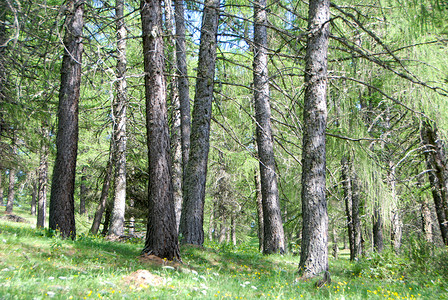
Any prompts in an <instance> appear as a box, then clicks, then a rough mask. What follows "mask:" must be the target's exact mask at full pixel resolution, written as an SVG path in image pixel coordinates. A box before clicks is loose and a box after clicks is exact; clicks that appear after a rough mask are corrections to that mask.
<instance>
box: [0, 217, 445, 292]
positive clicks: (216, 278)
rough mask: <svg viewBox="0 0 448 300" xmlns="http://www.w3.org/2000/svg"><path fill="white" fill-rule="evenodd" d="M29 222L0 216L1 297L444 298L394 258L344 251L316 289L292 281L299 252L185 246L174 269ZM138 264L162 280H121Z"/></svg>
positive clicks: (135, 250) (431, 282)
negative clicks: (358, 259) (357, 257)
mask: <svg viewBox="0 0 448 300" xmlns="http://www.w3.org/2000/svg"><path fill="white" fill-rule="evenodd" d="M15 213H17V214H20V215H21V216H24V217H25V216H26V213H25V212H22V213H20V211H18V210H17V209H16V211H15ZM0 216H1V215H0ZM30 220H31V219H30ZM32 227H33V226H32V225H31V224H24V223H14V222H9V221H5V220H0V231H1V232H0V299H41V298H50V297H53V298H55V299H100V298H102V299H122V298H128V299H139V298H140V299H151V298H152V299H222V298H228V299H257V298H260V299H300V298H303V299H311V298H313V299H366V298H372V299H376V298H378V299H415V298H416V299H448V293H447V283H446V281H445V280H444V278H445V279H446V277H444V276H443V274H442V275H441V274H438V273H436V272H435V271H434V270H426V272H428V273H427V274H423V272H425V270H423V271H421V272H422V274H421V276H417V275H415V272H414V273H412V272H410V271H409V270H408V271H406V270H407V269H409V266H406V265H405V263H404V262H400V261H397V262H396V264H394V265H393V266H392V267H391V266H388V265H387V263H383V261H381V262H376V263H375V262H373V261H372V260H370V261H365V262H363V263H357V264H352V263H350V262H349V261H348V260H347V256H346V253H345V255H344V253H343V255H341V257H342V258H340V259H339V260H331V261H330V268H331V273H332V284H331V285H330V286H328V287H324V288H321V289H316V288H314V281H309V282H297V283H295V278H296V274H295V272H296V271H297V265H298V262H299V260H298V257H293V256H290V255H285V256H280V255H272V256H263V255H260V254H259V253H258V252H257V251H256V247H254V246H251V245H244V246H239V247H238V248H233V247H229V246H219V245H212V244H209V245H207V246H206V248H205V249H199V248H192V247H183V248H182V258H183V261H184V263H185V266H184V267H181V268H176V269H175V268H171V267H169V266H168V267H166V266H162V265H159V264H154V263H151V262H149V263H148V262H144V261H142V260H139V259H138V256H139V252H140V250H141V248H142V242H141V241H134V242H127V243H118V242H110V241H106V240H104V239H103V238H100V237H91V236H86V235H81V236H79V237H78V239H77V240H76V241H70V240H61V239H59V238H57V237H49V236H48V234H47V232H46V231H44V230H37V229H34V228H32ZM445 257H446V256H445ZM389 261H392V264H393V259H391V260H389ZM400 264H401V267H400ZM140 269H145V270H149V271H150V272H151V273H152V274H155V275H158V276H159V278H160V277H161V278H162V279H163V283H162V284H161V285H155V286H153V285H152V284H150V283H141V282H140V283H139V282H135V281H132V280H131V279H129V278H130V277H127V278H126V276H129V275H131V274H132V273H133V272H134V271H136V270H140ZM396 269H399V271H396ZM375 276H377V277H381V279H375V278H373V277H375Z"/></svg>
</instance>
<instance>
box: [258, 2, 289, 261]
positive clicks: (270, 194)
mask: <svg viewBox="0 0 448 300" xmlns="http://www.w3.org/2000/svg"><path fill="white" fill-rule="evenodd" d="M254 20H255V23H254V61H253V76H254V102H255V119H256V122H257V126H256V135H257V146H258V156H259V159H260V180H261V197H262V204H263V221H264V239H263V253H265V254H271V253H283V252H285V235H284V232H283V222H282V217H281V210H280V200H279V196H278V187H277V174H276V171H275V159H274V143H273V138H272V129H271V107H270V104H269V77H268V55H267V47H268V41H267V30H266V25H267V14H266V0H257V1H255V2H254Z"/></svg>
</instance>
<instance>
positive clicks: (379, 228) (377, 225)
mask: <svg viewBox="0 0 448 300" xmlns="http://www.w3.org/2000/svg"><path fill="white" fill-rule="evenodd" d="M372 231H373V249H374V251H375V252H378V253H381V252H383V249H384V241H383V219H382V217H381V207H380V205H379V203H378V202H377V201H375V203H374V207H373V230H372Z"/></svg>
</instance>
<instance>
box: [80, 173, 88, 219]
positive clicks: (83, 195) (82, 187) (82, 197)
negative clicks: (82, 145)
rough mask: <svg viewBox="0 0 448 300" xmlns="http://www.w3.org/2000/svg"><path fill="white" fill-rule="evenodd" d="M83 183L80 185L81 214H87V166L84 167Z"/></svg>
mask: <svg viewBox="0 0 448 300" xmlns="http://www.w3.org/2000/svg"><path fill="white" fill-rule="evenodd" d="M81 172H82V175H81V185H80V187H79V214H80V215H85V214H86V212H87V211H86V198H87V185H86V183H87V167H86V166H83V167H82V171H81Z"/></svg>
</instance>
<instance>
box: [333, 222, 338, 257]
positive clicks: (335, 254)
mask: <svg viewBox="0 0 448 300" xmlns="http://www.w3.org/2000/svg"><path fill="white" fill-rule="evenodd" d="M338 254H339V247H338V233H337V231H336V228H333V257H334V259H338Z"/></svg>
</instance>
